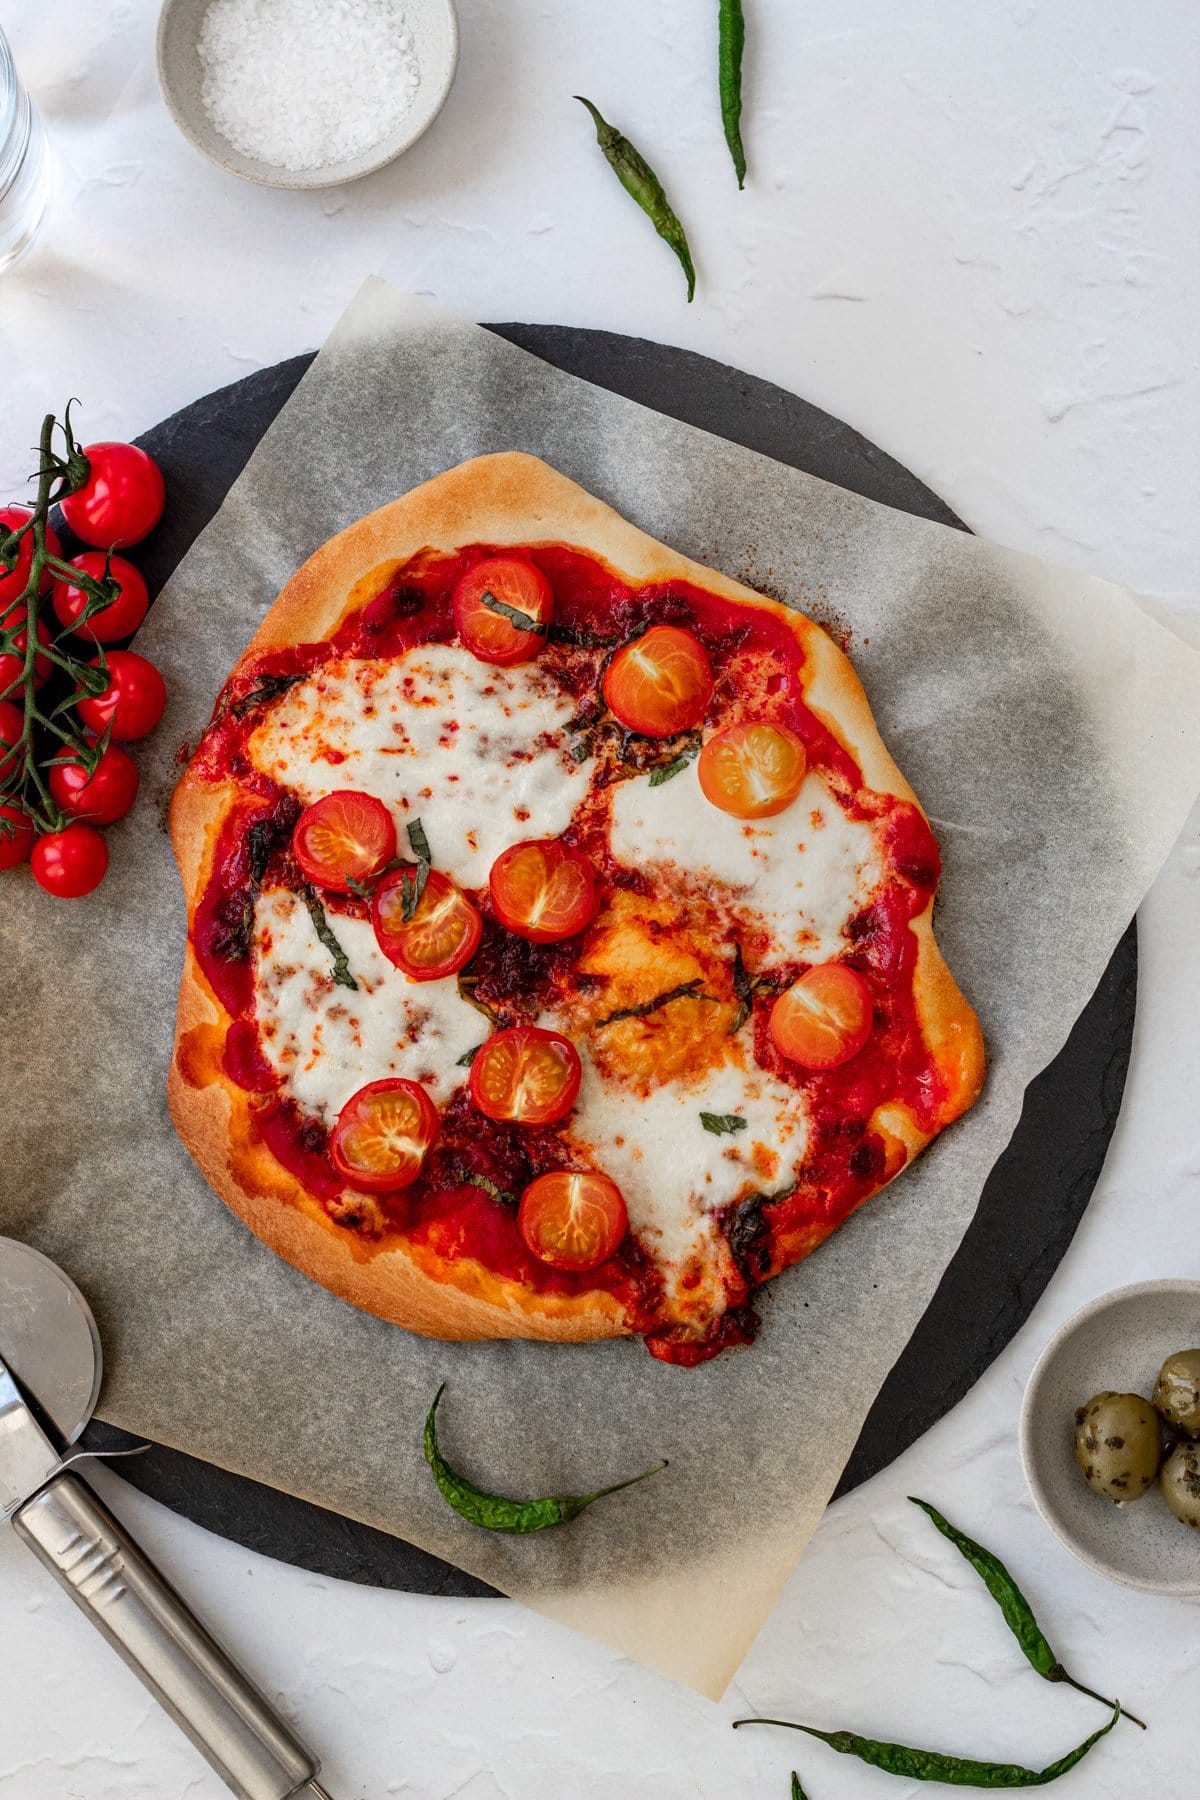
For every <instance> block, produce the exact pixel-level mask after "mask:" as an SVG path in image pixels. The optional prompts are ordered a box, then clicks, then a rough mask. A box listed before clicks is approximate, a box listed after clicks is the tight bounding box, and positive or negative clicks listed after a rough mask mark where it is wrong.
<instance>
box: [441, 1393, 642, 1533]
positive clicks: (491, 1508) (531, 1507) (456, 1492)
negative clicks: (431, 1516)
mask: <svg viewBox="0 0 1200 1800" xmlns="http://www.w3.org/2000/svg"><path fill="white" fill-rule="evenodd" d="M445 1391H446V1384H445V1382H443V1383H442V1385H441V1387H440V1388H439V1389H438V1391H437V1393H436V1394H435V1395H434V1400H433V1405H432V1406H431V1407H430V1409H429V1413H428V1416H427V1418H426V1420H425V1461H426V1462H427V1463H428V1464H429V1467H430V1468H431V1469H432V1470H433V1479H434V1480H435V1481H436V1482H437V1485H438V1492H439V1493H440V1494H441V1496H442V1498H443V1500H445V1501H446V1503H447V1504H448V1505H449V1506H452V1507H453V1508H454V1510H455V1512H456V1513H458V1514H459V1515H460V1516H461V1517H462V1518H464V1519H466V1520H467V1521H468V1523H469V1524H471V1525H479V1526H481V1527H482V1529H483V1530H484V1531H505V1532H510V1533H512V1534H514V1535H518V1536H524V1535H526V1534H527V1533H529V1532H531V1531H546V1530H548V1529H549V1527H550V1526H552V1525H565V1524H567V1523H568V1521H569V1520H571V1519H574V1518H577V1517H578V1515H579V1514H580V1513H581V1512H582V1511H583V1509H584V1508H585V1507H586V1506H591V1504H592V1502H593V1501H594V1500H603V1499H604V1497H605V1495H606V1494H617V1493H620V1491H621V1489H622V1488H627V1487H633V1486H635V1485H636V1483H637V1482H639V1481H646V1480H647V1479H648V1478H649V1477H650V1476H651V1475H657V1474H658V1473H659V1472H660V1470H662V1469H665V1468H666V1467H667V1464H666V1462H665V1461H663V1462H660V1463H657V1464H656V1465H655V1467H654V1468H653V1469H646V1470H644V1471H643V1472H642V1474H640V1475H631V1476H630V1477H629V1479H628V1480H627V1481H615V1482H614V1483H613V1484H612V1486H611V1487H604V1488H597V1490H596V1492H595V1493H594V1494H552V1495H550V1496H548V1497H547V1498H546V1499H543V1500H509V1499H506V1498H505V1497H504V1495H502V1494H485V1493H483V1492H482V1490H481V1489H479V1488H477V1487H472V1485H471V1483H470V1482H469V1481H466V1480H465V1479H464V1478H463V1476H461V1475H459V1474H458V1473H457V1471H456V1470H454V1469H452V1468H451V1467H450V1464H449V1463H448V1462H447V1461H446V1459H445V1457H444V1456H443V1455H442V1453H441V1451H440V1450H439V1448H438V1441H437V1409H438V1402H439V1401H440V1399H441V1397H442V1395H443V1394H444V1393H445Z"/></svg>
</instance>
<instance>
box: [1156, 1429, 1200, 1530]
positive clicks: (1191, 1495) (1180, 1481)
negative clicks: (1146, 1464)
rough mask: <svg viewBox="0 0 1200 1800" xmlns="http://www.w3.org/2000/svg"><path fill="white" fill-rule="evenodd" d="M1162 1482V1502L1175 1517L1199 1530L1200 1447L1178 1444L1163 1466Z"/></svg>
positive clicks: (1198, 1445)
mask: <svg viewBox="0 0 1200 1800" xmlns="http://www.w3.org/2000/svg"><path fill="white" fill-rule="evenodd" d="M1159 1481H1160V1483H1161V1485H1162V1492H1163V1499H1164V1500H1165V1501H1166V1503H1167V1505H1168V1506H1169V1507H1170V1509H1171V1511H1172V1512H1173V1513H1174V1514H1175V1517H1176V1518H1177V1519H1178V1520H1180V1522H1181V1523H1182V1524H1184V1525H1190V1526H1191V1527H1192V1530H1193V1531H1200V1444H1188V1443H1183V1442H1180V1443H1178V1444H1176V1446H1175V1448H1174V1449H1173V1450H1172V1452H1171V1454H1170V1456H1168V1458H1167V1460H1166V1462H1165V1463H1164V1464H1163V1466H1162V1474H1161V1475H1160V1476H1159Z"/></svg>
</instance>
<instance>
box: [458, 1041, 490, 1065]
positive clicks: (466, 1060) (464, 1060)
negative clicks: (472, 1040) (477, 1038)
mask: <svg viewBox="0 0 1200 1800" xmlns="http://www.w3.org/2000/svg"><path fill="white" fill-rule="evenodd" d="M482 1049H483V1045H482V1044H472V1045H471V1048H470V1049H469V1050H464V1051H463V1053H462V1055H461V1056H459V1057H456V1058H455V1063H454V1066H455V1068H456V1069H469V1068H470V1066H471V1064H472V1063H473V1062H474V1061H475V1058H476V1057H477V1056H478V1055H479V1052H480V1051H481V1050H482Z"/></svg>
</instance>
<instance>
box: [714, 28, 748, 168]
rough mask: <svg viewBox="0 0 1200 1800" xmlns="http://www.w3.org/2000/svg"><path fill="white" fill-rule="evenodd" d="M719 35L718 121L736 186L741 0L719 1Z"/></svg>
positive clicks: (741, 164) (742, 160)
mask: <svg viewBox="0 0 1200 1800" xmlns="http://www.w3.org/2000/svg"><path fill="white" fill-rule="evenodd" d="M719 29H720V37H719V44H718V54H717V73H718V76H719V80H720V89H721V123H722V125H723V126H724V127H725V142H726V143H727V144H728V145H729V154H730V156H731V157H732V158H733V168H734V173H735V174H736V175H737V184H738V187H739V188H744V187H745V185H746V152H745V150H744V149H743V147H742V53H743V51H744V50H745V48H746V16H745V14H744V12H743V11H742V0H719Z"/></svg>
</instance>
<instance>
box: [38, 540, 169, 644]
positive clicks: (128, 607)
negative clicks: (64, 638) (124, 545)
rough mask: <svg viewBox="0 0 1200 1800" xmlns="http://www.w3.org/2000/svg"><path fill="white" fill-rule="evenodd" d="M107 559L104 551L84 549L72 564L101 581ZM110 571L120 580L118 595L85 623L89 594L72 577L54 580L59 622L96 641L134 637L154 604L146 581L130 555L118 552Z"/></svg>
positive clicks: (106, 642)
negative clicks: (130, 559) (84, 613)
mask: <svg viewBox="0 0 1200 1800" xmlns="http://www.w3.org/2000/svg"><path fill="white" fill-rule="evenodd" d="M104 563H105V557H104V554H103V552H102V551H100V550H84V551H83V552H82V553H81V554H80V555H79V556H73V557H72V558H71V564H70V566H71V567H72V568H73V569H82V570H83V573H84V574H85V575H90V576H91V577H92V579H93V580H94V581H100V580H102V579H103V577H104ZM108 572H109V574H110V575H111V576H112V578H113V580H114V581H115V582H116V583H117V584H118V588H119V592H118V594H117V597H116V599H115V600H110V601H109V603H108V605H107V606H103V607H101V608H100V610H99V611H98V612H94V613H93V614H92V615H91V617H90V618H89V619H88V620H87V621H86V623H84V624H82V625H81V624H80V623H79V621H80V619H81V618H82V617H83V611H84V608H85V607H86V606H87V604H88V597H87V595H86V594H85V593H84V591H83V589H82V588H80V587H76V586H75V585H74V583H73V582H70V581H56V582H55V584H54V610H55V612H56V613H57V614H58V618H59V623H60V624H62V625H63V626H65V627H66V629H67V630H68V631H77V632H78V633H79V635H80V637H85V638H91V640H92V642H93V643H94V644H115V643H116V642H117V640H118V639H119V638H127V637H132V636H133V634H134V632H135V631H136V630H137V628H138V626H139V625H140V624H141V622H142V620H143V619H144V618H145V616H146V609H147V607H148V606H149V605H150V596H149V594H148V593H147V591H146V583H145V582H144V581H143V580H142V577H141V575H140V573H139V572H138V570H137V569H135V568H134V566H133V564H132V563H131V562H129V561H128V560H127V558H125V557H124V556H114V557H113V558H112V561H111V562H110V563H109V570H108Z"/></svg>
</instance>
